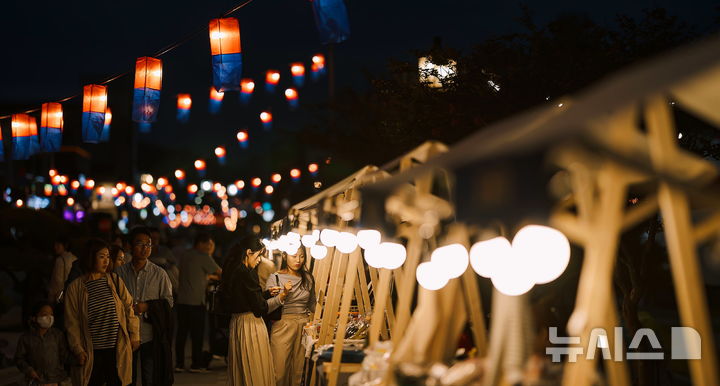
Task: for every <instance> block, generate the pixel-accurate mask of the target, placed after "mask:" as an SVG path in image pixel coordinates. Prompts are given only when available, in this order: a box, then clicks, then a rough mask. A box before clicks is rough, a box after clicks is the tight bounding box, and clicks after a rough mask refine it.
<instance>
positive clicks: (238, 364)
mask: <svg viewBox="0 0 720 386" xmlns="http://www.w3.org/2000/svg"><path fill="white" fill-rule="evenodd" d="M264 253H265V246H264V245H263V244H262V243H261V242H260V240H258V238H257V237H254V236H248V237H246V238H244V239H243V240H241V241H240V242H239V243H238V244H237V245H236V246H234V247H233V248H232V249H231V250H230V252H229V253H228V257H227V260H226V262H225V264H224V266H223V269H222V279H221V283H222V284H221V290H222V294H223V295H222V296H221V301H222V302H223V307H224V308H225V310H226V311H227V312H228V313H230V314H232V317H231V319H230V342H229V344H228V385H232V386H245V385H257V386H271V385H274V384H275V370H274V367H273V361H272V355H271V354H270V342H269V341H268V332H267V328H266V327H265V323H264V322H263V319H262V316H263V315H265V314H266V313H267V311H268V302H267V301H266V299H265V297H264V296H263V293H262V288H261V287H260V283H259V282H258V273H257V269H256V268H257V265H258V264H259V263H260V259H261V257H262V255H263V254H264ZM223 286H227V287H223ZM273 299H275V300H273V302H277V301H280V297H274V298H273Z"/></svg>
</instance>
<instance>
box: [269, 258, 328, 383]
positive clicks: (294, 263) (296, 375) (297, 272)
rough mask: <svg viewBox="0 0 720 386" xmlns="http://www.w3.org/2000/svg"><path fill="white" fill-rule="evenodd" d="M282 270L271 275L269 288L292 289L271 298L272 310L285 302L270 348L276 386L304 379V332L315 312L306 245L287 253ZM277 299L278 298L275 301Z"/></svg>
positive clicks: (273, 326) (274, 325) (313, 282)
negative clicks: (294, 251)
mask: <svg viewBox="0 0 720 386" xmlns="http://www.w3.org/2000/svg"><path fill="white" fill-rule="evenodd" d="M282 257H283V260H282V265H281V266H280V270H279V271H277V272H275V273H274V274H272V275H270V277H269V278H268V280H267V284H266V285H265V287H266V289H267V290H269V291H272V290H273V289H276V288H279V287H282V288H289V289H290V293H289V295H284V291H283V292H281V293H279V294H278V295H277V296H275V297H274V298H272V299H270V300H268V305H269V310H268V311H269V312H273V311H274V310H275V308H276V307H277V306H279V305H280V304H282V307H283V308H282V318H281V319H280V320H278V321H276V322H275V323H273V325H272V332H271V334H270V349H271V352H272V355H273V362H274V366H275V382H276V386H297V385H300V381H301V379H302V373H303V367H304V365H305V348H304V347H303V345H302V332H303V327H305V324H306V323H307V322H308V321H310V314H311V313H313V312H315V303H316V301H315V280H314V279H313V276H312V274H311V273H310V272H308V271H307V269H305V260H306V259H307V257H306V253H305V248H303V247H300V248H299V249H298V251H297V252H296V253H294V254H288V253H287V252H283V254H282ZM276 298H277V301H273V300H274V299H276Z"/></svg>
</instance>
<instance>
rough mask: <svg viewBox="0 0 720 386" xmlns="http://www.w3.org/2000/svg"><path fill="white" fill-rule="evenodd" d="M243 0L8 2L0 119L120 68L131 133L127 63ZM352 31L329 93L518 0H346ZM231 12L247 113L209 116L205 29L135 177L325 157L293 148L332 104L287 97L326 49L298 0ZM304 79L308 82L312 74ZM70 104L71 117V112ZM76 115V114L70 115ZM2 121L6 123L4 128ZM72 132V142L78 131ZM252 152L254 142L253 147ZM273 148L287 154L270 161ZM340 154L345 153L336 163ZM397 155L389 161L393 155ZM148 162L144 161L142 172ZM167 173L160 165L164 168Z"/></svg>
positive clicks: (493, 23)
mask: <svg viewBox="0 0 720 386" xmlns="http://www.w3.org/2000/svg"><path fill="white" fill-rule="evenodd" d="M239 3H240V2H239V1H236V0H233V1H229V0H222V1H205V2H202V1H188V0H176V1H147V0H145V1H139V0H131V1H117V0H114V1H108V0H93V1H89V0H83V1H79V0H78V1H52V2H47V1H41V2H38V1H3V2H2V5H0V18H1V19H0V39H2V45H1V46H2V47H3V52H4V55H2V58H3V60H1V61H0V66H1V67H2V71H0V86H1V87H0V113H1V114H2V115H4V114H7V113H11V112H17V111H18V110H23V109H25V108H32V107H39V104H40V103H42V102H46V101H53V100H57V99H60V98H64V97H67V96H70V95H75V94H78V93H79V92H80V91H81V87H82V85H83V84H86V83H91V82H97V81H101V80H104V79H107V78H109V77H110V76H113V75H117V74H120V73H125V72H128V76H126V77H125V78H121V79H119V80H118V81H115V82H113V83H111V84H110V91H109V92H110V107H111V108H113V120H114V121H113V129H114V130H129V128H130V127H131V123H130V122H129V116H130V99H131V87H132V86H131V83H130V82H131V79H132V76H133V75H132V74H133V73H132V69H133V64H134V60H135V58H137V57H139V56H145V55H153V54H154V53H156V52H157V51H158V50H160V49H161V48H163V47H165V46H167V45H169V44H172V43H175V42H177V41H180V40H182V39H183V38H184V37H185V36H187V35H188V34H189V33H191V32H193V31H196V30H197V29H198V28H201V27H203V26H206V25H207V22H208V21H209V19H211V18H214V17H218V16H219V15H220V14H221V13H223V12H225V11H226V10H228V9H230V8H232V7H233V6H235V5H237V4H239ZM347 3H348V12H349V17H350V27H351V37H350V39H349V40H348V41H347V42H344V43H341V44H340V45H339V46H338V47H337V48H336V71H337V78H336V79H337V84H338V89H341V88H343V87H353V88H356V89H358V88H359V89H361V88H362V87H364V86H365V85H366V82H365V77H364V75H363V71H365V70H369V71H370V72H373V73H379V72H381V71H382V70H383V66H384V64H385V63H386V61H387V59H389V58H408V57H409V55H410V52H411V50H413V49H427V48H429V47H430V45H431V43H432V39H433V37H434V36H442V38H443V42H444V44H445V45H446V46H450V47H454V48H459V49H468V48H470V47H471V46H472V45H473V43H476V42H479V41H481V40H483V39H484V38H487V37H489V36H491V35H498V34H503V33H507V32H512V31H514V30H517V29H518V28H519V25H518V23H517V22H516V21H515V19H516V18H517V17H518V16H519V14H520V4H521V3H520V2H516V1H508V2H502V1H501V2H498V1H495V2H484V1H458V0H444V1H437V0H435V1H429V0H414V1H407V0H404V1H399V0H398V1H396V0H386V1H359V0H350V1H348V2H347ZM524 3H525V4H527V5H528V6H529V7H530V8H531V9H532V10H533V11H534V13H535V16H536V18H537V22H538V23H543V22H546V21H548V20H550V19H552V18H554V17H556V16H558V15H559V14H562V13H566V12H580V13H586V14H588V15H590V16H591V17H593V18H594V19H595V20H596V21H598V22H600V23H604V24H609V23H610V22H611V21H612V19H613V17H614V15H616V14H618V13H626V14H630V15H638V14H639V13H640V11H641V10H642V9H643V8H647V7H653V6H661V7H665V8H667V9H668V10H669V11H670V12H671V13H673V14H676V15H678V16H680V17H681V18H682V19H683V20H685V21H687V22H689V23H692V24H697V25H698V26H700V27H701V28H704V27H705V26H707V25H709V24H710V23H711V22H712V20H713V18H714V17H716V15H717V14H718V12H717V11H716V9H715V8H716V7H717V6H718V4H719V3H718V2H717V1H710V0H696V1H670V0H662V1H650V0H644V1H632V2H628V1H620V0H607V1H603V2H594V4H588V3H589V2H578V1H527V2H524ZM233 16H235V17H237V18H238V19H239V20H240V26H241V36H242V48H243V61H244V67H243V72H244V76H246V77H251V78H254V79H256V85H257V86H256V93H255V94H256V95H254V97H253V98H254V99H253V102H252V104H251V105H250V106H248V107H242V106H241V105H240V104H239V103H238V101H237V94H234V93H228V94H227V95H226V96H225V99H226V100H225V102H224V105H223V110H222V112H221V113H220V114H219V115H214V116H212V115H210V114H208V112H207V97H208V90H209V86H210V83H211V79H212V74H211V62H210V55H209V42H208V36H207V32H203V33H201V34H199V35H198V36H196V37H195V38H193V39H191V40H189V41H188V42H187V43H186V44H184V45H182V46H181V47H180V48H178V49H176V50H174V51H172V52H170V53H168V54H166V55H164V56H163V57H162V59H163V61H164V72H163V90H162V104H161V107H160V119H159V122H157V123H156V124H155V125H154V126H153V129H152V132H151V133H149V134H141V135H140V137H139V142H140V152H141V153H142V152H147V151H152V152H156V151H158V150H154V149H158V147H157V146H160V147H163V148H165V150H163V151H161V153H162V157H159V159H154V158H152V157H150V158H147V157H145V158H144V157H143V156H142V155H141V157H140V163H141V165H140V167H141V169H153V168H154V169H156V170H158V169H160V171H158V172H164V173H168V174H169V173H170V171H171V170H172V169H174V168H176V167H182V168H185V169H187V170H190V169H191V168H192V166H191V162H192V159H194V157H204V158H206V159H208V160H212V159H213V158H214V156H213V155H212V151H213V149H214V147H215V146H217V145H220V144H225V145H226V146H227V147H228V149H229V150H230V153H229V155H228V159H229V161H230V162H231V164H232V165H234V166H233V167H234V168H235V169H232V168H227V171H226V172H225V173H224V176H225V177H228V178H229V177H230V176H231V175H234V174H248V173H255V174H258V175H260V174H263V173H271V172H274V171H276V170H277V171H287V170H289V169H290V168H291V167H295V166H302V165H301V164H300V163H301V162H310V161H317V160H321V159H322V158H324V157H325V156H327V155H329V154H330V153H329V150H327V149H296V146H293V144H294V143H295V141H297V139H298V138H299V136H301V135H302V133H301V132H300V131H299V130H300V128H301V127H302V126H303V125H306V124H308V123H312V122H313V119H314V118H313V117H315V116H316V115H315V114H317V112H316V109H314V108H313V107H315V106H319V107H321V106H322V104H323V103H324V102H326V101H327V88H328V86H327V83H326V81H325V80H323V81H320V82H318V83H315V84H313V83H311V82H308V84H307V85H306V86H305V88H302V89H300V98H301V104H302V106H303V108H301V109H300V111H299V112H290V111H288V110H287V108H286V107H285V100H284V98H283V96H282V90H284V87H282V86H287V85H288V84H289V79H288V78H289V73H288V65H289V63H290V62H293V61H304V62H305V63H306V66H307V67H308V72H309V63H310V62H309V61H310V58H311V57H312V55H313V54H314V53H316V52H323V51H324V50H325V47H323V46H322V45H321V44H320V42H319V38H318V34H317V31H316V28H315V23H314V19H313V15H312V11H311V5H310V3H309V2H308V1H307V0H285V1H278V0H254V1H252V2H251V3H250V4H249V5H247V6H246V7H245V8H243V9H241V10H239V11H238V12H236V13H235V14H233ZM269 68H275V69H278V70H280V71H281V73H282V75H283V76H284V82H282V83H281V87H280V88H279V90H278V91H277V92H276V94H275V95H274V96H269V95H266V94H264V93H263V87H262V86H263V82H262V78H261V77H264V72H265V70H266V69H269ZM308 81H309V79H308ZM180 92H187V93H191V94H192V95H193V110H192V113H191V120H190V122H189V123H188V124H185V125H180V124H178V123H177V121H176V119H175V111H176V110H175V104H176V99H175V95H177V93H180ZM77 101H78V100H77V99H76V100H75V101H74V102H69V103H67V104H65V105H64V106H65V109H66V116H67V115H68V114H75V115H79V107H77V106H76V105H74V104H73V103H77ZM73 108H74V110H73ZM263 108H271V109H272V110H273V112H275V118H276V125H275V126H276V128H277V129H274V130H273V131H271V132H267V131H263V130H262V129H261V128H260V122H259V120H258V118H257V114H258V113H259V112H260V110H261V109H263ZM73 111H74V112H75V113H73ZM0 124H2V125H3V126H5V125H6V124H9V122H6V121H4V122H0ZM240 128H247V129H248V130H250V133H251V140H253V139H256V140H257V141H255V142H251V150H249V151H247V150H246V151H244V152H241V151H240V150H239V149H237V146H236V142H235V140H234V135H235V133H236V132H237V130H238V129H240ZM79 131H80V130H79V116H78V117H75V118H71V117H66V136H67V138H66V140H65V143H66V144H67V143H79ZM73 133H74V134H73ZM111 143H112V145H111V146H112V147H111V148H112V151H106V150H108V147H107V146H108V145H83V147H85V148H87V149H88V150H90V151H91V153H92V154H93V155H94V156H95V157H96V160H97V165H95V166H94V171H97V169H102V168H106V167H110V168H111V169H112V168H114V170H115V172H116V173H118V174H120V175H122V174H123V170H122V169H121V168H119V167H118V166H117V164H118V160H120V161H122V160H123V159H126V157H124V155H125V154H126V153H127V144H128V143H129V139H128V137H127V136H123V135H122V134H113V138H112V142H111ZM253 144H255V145H256V146H253ZM278 151H281V152H282V153H283V154H284V156H276V155H274V153H275V152H278ZM334 156H335V157H336V158H337V157H340V158H341V156H342V155H334ZM392 156H395V155H392ZM143 163H148V164H149V165H148V164H145V165H144V164H143ZM163 170H164V171H163Z"/></svg>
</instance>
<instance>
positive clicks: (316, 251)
mask: <svg viewBox="0 0 720 386" xmlns="http://www.w3.org/2000/svg"><path fill="white" fill-rule="evenodd" d="M327 253H328V250H327V247H326V246H324V245H318V244H315V245H313V246H312V247H310V256H312V257H313V258H314V259H315V260H322V259H324V258H325V256H327Z"/></svg>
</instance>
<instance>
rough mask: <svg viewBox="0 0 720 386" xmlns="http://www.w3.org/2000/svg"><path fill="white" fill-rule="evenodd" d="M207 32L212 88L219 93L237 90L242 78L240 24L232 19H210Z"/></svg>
mask: <svg viewBox="0 0 720 386" xmlns="http://www.w3.org/2000/svg"><path fill="white" fill-rule="evenodd" d="M209 30H210V54H211V55H212V64H213V87H215V89H216V90H217V91H221V92H224V91H228V90H239V89H240V79H241V78H242V53H241V52H242V51H241V47H240V23H238V20H237V19H236V18H234V17H227V18H222V19H212V20H210V25H209Z"/></svg>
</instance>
